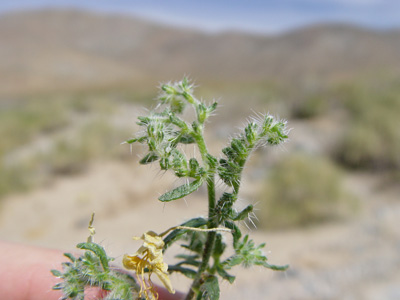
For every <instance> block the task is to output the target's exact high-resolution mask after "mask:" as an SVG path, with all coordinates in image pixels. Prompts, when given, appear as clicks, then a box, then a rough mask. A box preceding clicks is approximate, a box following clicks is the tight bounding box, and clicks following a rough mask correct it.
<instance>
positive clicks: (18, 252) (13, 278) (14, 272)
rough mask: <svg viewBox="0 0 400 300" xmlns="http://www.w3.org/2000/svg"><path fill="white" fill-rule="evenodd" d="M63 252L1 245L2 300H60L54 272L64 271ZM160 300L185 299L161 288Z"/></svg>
mask: <svg viewBox="0 0 400 300" xmlns="http://www.w3.org/2000/svg"><path fill="white" fill-rule="evenodd" d="M63 253H64V252H62V251H60V250H55V249H47V248H39V247H34V246H28V245H23V244H17V243H11V242H5V241H0V265H1V268H0V291H1V298H2V299H13V300H58V299H60V297H61V296H62V294H61V292H60V291H53V290H52V289H51V288H52V286H54V285H55V284H56V283H57V282H58V279H57V278H55V277H54V276H53V275H52V274H51V273H50V270H51V269H60V267H61V263H62V262H65V261H66V258H65V257H64V256H63ZM158 293H159V300H179V299H183V296H184V295H183V294H182V293H179V292H176V293H175V294H174V295H172V294H170V293H169V292H168V291H166V290H165V289H164V288H162V287H160V288H158ZM102 296H104V292H102V291H101V290H98V289H91V290H90V291H89V292H88V295H87V297H86V296H85V298H88V299H101V298H102Z"/></svg>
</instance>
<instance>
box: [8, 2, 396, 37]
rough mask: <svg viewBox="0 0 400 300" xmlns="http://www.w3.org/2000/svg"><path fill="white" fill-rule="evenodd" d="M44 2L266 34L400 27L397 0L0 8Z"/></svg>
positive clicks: (218, 29)
mask: <svg viewBox="0 0 400 300" xmlns="http://www.w3.org/2000/svg"><path fill="white" fill-rule="evenodd" d="M49 7H51V8H65V7H67V8H83V9H86V10H94V11H98V12H103V13H108V12H109V13H122V14H131V15H134V16H138V17H141V18H146V19H150V20H153V21H157V22H160V23H166V24H171V25H174V26H185V27H190V28H197V29H201V30H205V31H211V32H215V31H224V30H239V31H244V32H254V33H266V34H270V33H280V32H284V31H288V30H291V29H295V28H298V27H302V26H306V25H310V24H315V23H326V22H330V23H331V22H340V23H350V24H355V25H360V26H364V27H370V28H375V29H392V28H400V0H275V1H271V0H193V1H190V0H0V13H5V12H8V11H15V10H24V9H41V8H49Z"/></svg>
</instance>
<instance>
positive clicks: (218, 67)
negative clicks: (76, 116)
mask: <svg viewBox="0 0 400 300" xmlns="http://www.w3.org/2000/svg"><path fill="white" fill-rule="evenodd" d="M374 73H378V74H380V73H390V74H393V73H394V74H400V32H399V31H385V32H384V31H372V30H368V29H364V28H359V27H355V26H350V25H336V24H327V25H319V26H311V27H306V28H302V29H298V30H295V31H292V32H289V33H286V34H282V35H279V36H257V35H248V34H243V33H235V32H226V33H219V34H206V33H202V32H198V31H193V30H185V29H179V28H172V27H164V26H161V25H159V24H154V23H151V22H148V21H144V20H138V19H134V18H131V17H127V16H119V15H103V14H96V13H90V12H82V11H74V10H66V11H64V10H42V11H28V12H18V13H10V14H5V15H1V16H0V94H3V95H6V94H13V93H18V92H37V91H49V90H58V89H62V90H71V89H72V90H73V89H81V88H93V87H107V86H113V85H117V86H118V85H130V84H133V85H140V84H143V83H144V82H149V80H151V83H152V85H154V83H155V82H157V81H159V80H168V79H178V78H180V77H181V76H182V75H183V74H189V75H190V76H191V77H193V78H195V79H201V80H207V81H208V80H217V81H232V82H235V81H243V80H244V81H262V82H286V83H296V82H297V83H298V82H307V81H317V82H332V81H341V80H345V79H347V78H352V77H355V76H368V75H369V74H374Z"/></svg>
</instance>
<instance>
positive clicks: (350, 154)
mask: <svg viewBox="0 0 400 300" xmlns="http://www.w3.org/2000/svg"><path fill="white" fill-rule="evenodd" d="M342 101H343V103H344V106H345V108H346V109H347V111H348V113H349V123H348V124H347V127H346V130H345V134H344V135H343V136H342V139H341V140H340V141H339V143H338V146H337V148H336V149H335V151H334V155H335V157H336V158H337V159H338V160H339V161H340V162H342V163H343V164H344V165H346V166H349V167H352V168H360V169H399V168H400V155H399V153H400V130H399V126H398V124H399V115H400V89H399V87H398V86H385V87H381V88H377V87H375V88H372V87H366V86H361V87H360V86H353V87H348V88H346V89H344V90H343V91H342Z"/></svg>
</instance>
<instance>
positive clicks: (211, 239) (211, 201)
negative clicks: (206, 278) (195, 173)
mask: <svg viewBox="0 0 400 300" xmlns="http://www.w3.org/2000/svg"><path fill="white" fill-rule="evenodd" d="M207 190H208V225H207V227H208V228H216V227H218V225H219V224H218V218H215V217H214V211H215V204H216V201H215V178H214V176H211V177H209V178H207ZM216 236H217V233H216V232H215V231H211V232H209V233H208V234H207V240H206V243H205V246H204V250H203V257H202V261H201V265H200V266H199V270H198V271H197V275H196V278H195V279H194V281H193V283H192V286H191V287H190V290H189V292H188V294H187V295H186V298H185V300H192V299H193V297H194V296H195V291H196V290H198V289H199V288H200V286H201V284H202V281H203V278H202V275H203V273H204V272H205V271H206V269H207V267H208V263H209V261H210V257H211V254H212V250H213V248H214V243H215V238H216Z"/></svg>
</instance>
